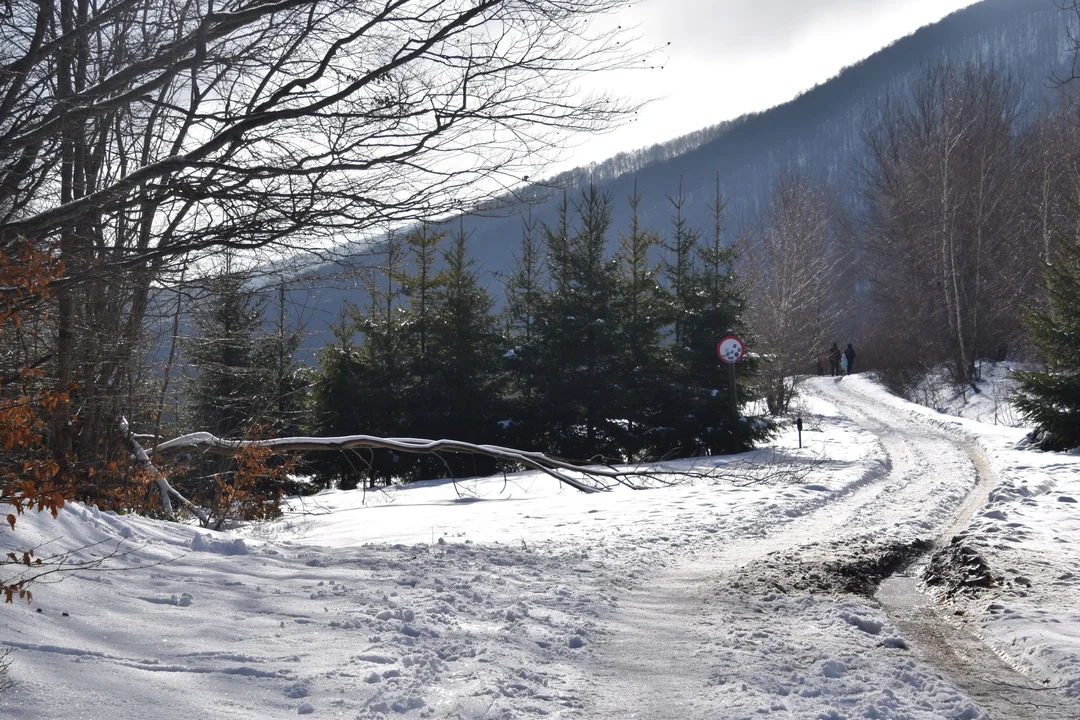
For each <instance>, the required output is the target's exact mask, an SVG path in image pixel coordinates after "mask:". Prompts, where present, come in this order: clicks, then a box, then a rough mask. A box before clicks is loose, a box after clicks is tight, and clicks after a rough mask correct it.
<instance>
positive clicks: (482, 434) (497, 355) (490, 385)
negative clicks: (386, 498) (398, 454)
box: [424, 227, 506, 476]
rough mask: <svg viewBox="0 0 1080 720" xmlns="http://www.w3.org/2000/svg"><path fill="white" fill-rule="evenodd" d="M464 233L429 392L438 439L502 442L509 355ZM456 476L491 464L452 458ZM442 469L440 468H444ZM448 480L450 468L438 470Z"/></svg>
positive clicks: (439, 309)
mask: <svg viewBox="0 0 1080 720" xmlns="http://www.w3.org/2000/svg"><path fill="white" fill-rule="evenodd" d="M467 243H468V235H467V234H466V233H465V231H464V229H462V228H460V227H459V229H458V231H457V232H456V233H454V234H453V235H452V236H451V238H450V243H449V247H448V248H447V249H446V250H445V252H444V253H443V269H442V270H441V271H440V273H439V275H438V283H437V286H436V294H435V305H434V307H433V315H432V320H433V322H432V326H431V346H430V354H431V359H432V368H433V375H432V380H431V382H430V383H429V385H428V386H427V388H426V389H425V393H424V395H425V398H426V402H427V411H426V412H427V413H428V415H429V416H430V417H431V418H432V421H433V425H432V427H433V429H434V435H435V436H436V437H446V438H453V439H456V440H464V441H466V442H474V443H496V442H498V441H499V440H500V436H499V429H500V426H499V425H498V424H497V422H498V420H500V419H502V418H501V417H500V416H501V415H502V412H503V411H502V407H501V400H502V396H503V392H502V386H503V381H504V377H505V376H504V373H503V371H502V359H503V355H504V353H505V352H506V350H505V347H504V343H503V339H502V337H501V336H500V334H499V328H498V321H497V319H496V317H495V314H494V306H495V302H494V300H493V299H492V298H491V295H490V294H488V292H487V290H485V289H484V288H483V287H482V286H481V284H480V275H479V273H478V271H477V270H476V262H475V260H473V259H472V258H470V257H469V254H468V249H467ZM447 462H448V463H449V464H450V466H451V469H454V470H455V472H462V471H467V472H469V473H470V474H475V473H476V472H479V473H481V474H483V473H486V472H490V471H491V470H493V469H494V465H493V464H492V463H491V461H490V460H489V459H486V458H484V459H475V458H468V459H465V458H449V459H448V460H447ZM440 465H441V463H440ZM437 472H438V474H439V475H440V476H441V475H444V474H445V469H444V468H443V467H440V468H438V470H437Z"/></svg>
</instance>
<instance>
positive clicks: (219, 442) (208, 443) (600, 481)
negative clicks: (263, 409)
mask: <svg viewBox="0 0 1080 720" xmlns="http://www.w3.org/2000/svg"><path fill="white" fill-rule="evenodd" d="M248 447H259V448H268V449H271V450H274V451H275V452H297V451H314V452H328V451H346V450H357V449H369V450H392V451H395V452H402V453H414V454H429V455H439V454H442V453H456V454H467V455H486V456H489V457H494V458H499V459H502V460H506V461H508V462H512V463H517V464H519V465H522V466H524V467H526V468H529V469H531V470H536V471H539V472H542V473H545V474H546V475H549V476H550V477H553V478H555V479H556V480H558V481H559V482H561V483H565V484H566V485H569V486H570V487H572V488H574V489H575V490H580V491H581V492H585V493H591V492H597V491H602V490H610V489H611V488H612V487H614V486H615V485H625V486H627V487H630V488H635V489H640V488H642V487H645V486H644V485H642V484H640V483H638V482H635V479H637V480H642V479H648V480H651V481H653V482H654V484H655V483H661V484H671V482H670V481H668V480H664V479H663V478H662V477H661V475H663V474H664V473H662V472H657V471H654V470H642V469H640V468H639V469H630V470H620V469H617V468H614V467H611V466H601V467H597V466H584V465H577V464H575V463H571V462H568V461H566V460H560V459H558V458H554V457H551V456H550V455H545V454H544V453H540V452H529V451H526V450H516V449H514V448H506V447H500V446H498V445H476V444H473V443H467V442H461V441H458V440H425V439H422V438H384V437H376V436H373V435H345V436H340V437H322V438H321V437H286V438H271V439H267V440H227V439H223V438H219V437H216V436H214V435H212V434H210V433H207V432H197V433H191V434H189V435H183V436H181V437H178V438H174V439H172V440H169V441H167V442H163V443H160V444H158V446H157V448H156V449H155V453H157V454H162V455H165V454H170V453H179V452H184V451H187V450H203V451H205V452H213V453H218V454H222V455H232V454H235V453H237V452H239V451H241V450H243V449H244V448H248ZM575 475H580V476H581V477H575Z"/></svg>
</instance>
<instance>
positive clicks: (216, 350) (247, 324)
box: [181, 259, 304, 437]
mask: <svg viewBox="0 0 1080 720" xmlns="http://www.w3.org/2000/svg"><path fill="white" fill-rule="evenodd" d="M206 290H207V292H206V297H205V298H204V299H203V300H202V301H201V302H200V303H199V304H198V306H197V308H196V310H195V311H194V312H193V313H192V321H193V322H194V324H195V327H196V330H197V331H196V333H195V334H194V335H193V336H192V337H190V338H187V339H185V340H184V341H183V342H182V344H181V349H182V352H183V354H184V356H185V358H186V359H187V361H188V364H189V365H190V367H191V368H192V369H193V370H194V373H193V374H192V375H191V376H189V377H188V379H187V397H188V403H187V413H186V416H187V421H186V423H185V424H187V425H188V426H189V427H191V428H192V429H196V430H205V431H207V432H211V433H214V434H215V435H217V436H218V437H239V436H241V435H243V434H245V433H248V432H251V431H253V430H255V429H256V428H257V426H258V427H261V429H262V430H263V431H265V432H275V433H276V432H280V431H282V430H290V429H295V428H296V427H298V426H299V424H300V414H301V411H302V408H303V405H304V397H303V385H302V383H301V382H300V381H299V376H298V374H297V369H298V364H297V363H296V361H295V359H294V354H295V352H296V349H297V348H298V347H299V342H300V335H299V333H298V332H296V331H295V330H290V329H288V328H287V327H286V325H285V321H284V317H281V318H280V320H279V322H280V327H279V329H278V332H272V333H268V332H266V331H265V329H264V327H263V323H264V320H265V311H266V305H267V303H266V298H265V296H263V295H262V294H260V293H259V291H258V290H256V289H255V288H253V287H252V285H251V275H250V274H249V273H247V272H244V271H239V270H234V269H233V267H232V261H231V259H227V260H226V267H225V269H224V271H223V272H221V273H220V274H218V275H215V276H213V277H211V278H210V279H209V281H208V286H207V288H206Z"/></svg>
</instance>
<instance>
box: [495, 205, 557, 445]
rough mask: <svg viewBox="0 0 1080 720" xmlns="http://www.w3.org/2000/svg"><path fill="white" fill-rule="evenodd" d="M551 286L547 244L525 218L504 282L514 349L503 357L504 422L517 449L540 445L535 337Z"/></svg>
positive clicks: (505, 315) (509, 341) (508, 338)
mask: <svg viewBox="0 0 1080 720" xmlns="http://www.w3.org/2000/svg"><path fill="white" fill-rule="evenodd" d="M547 282H548V278H547V275H546V273H545V266H544V242H543V240H542V239H541V237H540V235H539V228H538V227H537V225H536V223H535V222H534V221H533V219H532V217H531V216H526V217H525V218H524V219H523V220H522V232H521V240H520V243H519V246H518V252H517V254H516V256H515V258H514V267H513V270H512V271H511V273H510V276H509V277H508V278H507V279H506V281H505V282H504V284H503V287H504V290H505V293H506V309H505V310H504V312H503V318H504V321H503V326H504V328H505V334H506V336H505V340H504V344H505V345H507V346H508V347H509V350H508V351H507V352H506V353H505V354H504V356H503V373H504V380H505V384H504V386H503V392H504V400H505V405H506V408H507V417H505V418H502V419H501V421H502V422H503V425H504V428H503V430H504V436H505V438H506V442H507V444H508V445H511V446H514V447H533V446H534V445H535V442H536V438H535V437H534V436H532V435H531V434H530V431H531V429H532V428H535V427H536V422H535V419H536V371H537V369H536V361H537V354H538V353H539V352H540V350H541V348H540V347H539V345H538V343H536V333H537V322H538V321H539V311H540V306H541V303H542V301H543V298H544V295H545V292H546V291H547V289H548V286H547Z"/></svg>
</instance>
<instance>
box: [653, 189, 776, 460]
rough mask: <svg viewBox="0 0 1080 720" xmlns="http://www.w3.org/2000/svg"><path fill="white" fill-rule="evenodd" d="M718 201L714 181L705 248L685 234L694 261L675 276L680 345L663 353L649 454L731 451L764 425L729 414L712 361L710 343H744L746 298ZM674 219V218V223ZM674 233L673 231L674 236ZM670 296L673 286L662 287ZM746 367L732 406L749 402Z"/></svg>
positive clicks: (723, 378) (720, 371)
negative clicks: (664, 382)
mask: <svg viewBox="0 0 1080 720" xmlns="http://www.w3.org/2000/svg"><path fill="white" fill-rule="evenodd" d="M724 209H725V203H724V200H723V197H722V195H721V193H720V183H719V178H717V188H716V198H715V200H714V202H713V203H712V204H710V206H709V210H710V214H711V215H712V220H713V227H712V233H711V236H710V238H709V240H708V242H701V237H700V234H699V233H697V232H696V231H693V230H689V229H686V230H684V231H682V234H686V235H689V236H691V237H693V238H694V245H693V247H691V248H688V249H687V252H689V253H691V254H692V255H693V258H694V261H693V262H689V261H688V262H687V264H688V265H689V270H688V272H687V273H686V275H685V276H683V278H682V281H681V282H682V293H681V294H682V299H681V300H677V303H676V304H677V308H678V310H679V311H680V314H681V317H682V322H681V328H680V341H678V342H673V343H671V344H670V345H669V346H668V348H667V351H668V363H667V365H668V368H669V374H668V378H667V379H668V383H669V384H668V386H667V388H665V390H664V392H662V393H661V395H660V399H659V402H658V403H657V412H656V416H655V421H654V422H655V424H656V426H657V428H658V430H657V431H655V432H653V433H652V435H651V437H652V438H653V445H652V452H653V453H654V454H657V455H674V456H680V457H685V456H690V455H699V454H719V453H731V452H739V451H742V450H746V449H749V448H750V447H752V445H753V442H754V441H755V440H759V439H763V438H764V437H766V436H767V435H768V434H769V432H771V426H769V425H768V424H767V423H764V422H761V421H754V422H751V421H749V420H746V419H743V418H742V413H741V412H739V413H738V414H733V412H732V402H731V393H732V388H731V385H730V381H729V373H728V368H727V366H726V365H724V364H723V363H722V362H720V360H719V358H718V357H717V355H716V345H717V343H718V342H719V341H720V340H721V339H722V338H723V337H724V336H725V335H728V334H730V333H734V334H737V335H740V336H741V337H742V338H743V340H744V341H749V338H748V337H747V335H748V328H746V326H745V324H744V321H743V313H744V311H745V308H746V296H745V292H744V290H743V288H742V287H741V285H740V283H739V281H738V278H737V276H736V275H735V272H734V270H733V265H734V262H735V260H736V251H735V248H734V247H733V246H729V245H726V244H725V243H724ZM676 220H678V217H676ZM677 234H678V233H677ZM670 292H672V294H673V295H674V294H675V288H674V287H672V288H671V289H670ZM752 372H753V363H752V362H751V361H750V360H749V359H744V360H743V361H742V362H740V363H739V366H738V374H739V377H740V384H739V386H738V396H737V398H736V403H735V407H736V408H741V407H742V405H743V404H744V403H745V402H746V401H747V400H749V399H750V393H749V392H748V391H747V388H748V384H747V383H746V382H745V380H746V379H747V378H748V375H750V374H752Z"/></svg>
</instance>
